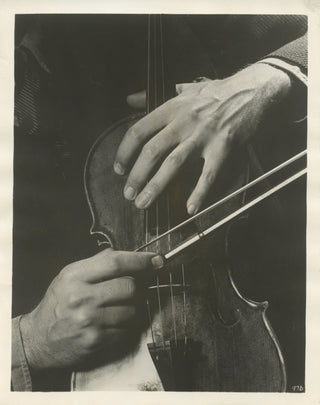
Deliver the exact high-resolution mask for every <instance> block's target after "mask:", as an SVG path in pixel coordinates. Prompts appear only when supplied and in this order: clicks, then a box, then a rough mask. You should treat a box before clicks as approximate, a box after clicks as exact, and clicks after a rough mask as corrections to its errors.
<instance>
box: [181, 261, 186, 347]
mask: <svg viewBox="0 0 320 405" xmlns="http://www.w3.org/2000/svg"><path fill="white" fill-rule="evenodd" d="M181 271H182V285H183V326H184V347H185V348H186V345H187V305H186V278H185V269H184V263H182V264H181Z"/></svg>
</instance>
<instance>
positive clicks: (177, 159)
mask: <svg viewBox="0 0 320 405" xmlns="http://www.w3.org/2000/svg"><path fill="white" fill-rule="evenodd" d="M166 163H167V164H168V165H169V166H173V167H180V166H181V165H182V164H183V163H184V156H183V155H182V154H181V153H178V152H173V153H171V154H170V155H169V156H168V157H167V159H166Z"/></svg>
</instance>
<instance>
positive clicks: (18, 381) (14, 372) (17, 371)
mask: <svg viewBox="0 0 320 405" xmlns="http://www.w3.org/2000/svg"><path fill="white" fill-rule="evenodd" d="M20 320H21V315H20V316H18V317H16V318H14V319H13V320H12V346H11V353H12V355H11V356H12V357H11V386H12V390H13V391H32V381H31V375H30V370H29V366H28V362H27V358H26V354H25V351H24V347H23V342H22V336H21V331H20Z"/></svg>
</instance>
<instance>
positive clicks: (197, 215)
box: [136, 150, 307, 251]
mask: <svg viewBox="0 0 320 405" xmlns="http://www.w3.org/2000/svg"><path fill="white" fill-rule="evenodd" d="M306 154H307V150H304V151H302V152H300V153H298V154H297V155H295V156H293V157H292V158H290V159H288V160H286V161H285V162H283V163H281V164H280V165H279V166H276V167H274V168H273V169H271V170H270V171H268V172H266V173H264V174H263V175H261V176H259V177H257V178H256V179H254V180H252V181H251V182H249V183H247V184H246V185H244V186H242V187H240V188H239V189H237V190H235V191H233V192H232V193H230V194H228V195H227V196H225V197H223V198H222V199H221V200H219V201H216V202H215V203H213V204H212V205H210V206H209V207H207V208H205V209H204V210H202V211H200V212H198V213H197V214H195V215H193V216H192V217H190V218H188V219H186V220H185V221H183V222H181V223H180V224H178V225H176V226H174V227H173V228H171V229H170V230H169V231H167V232H164V233H162V234H161V235H159V236H158V238H157V239H161V238H163V237H165V236H167V235H168V234H169V233H173V232H175V231H177V230H179V229H181V228H182V227H184V226H185V225H187V224H189V223H191V222H194V221H195V220H196V219H198V218H200V217H202V216H203V215H205V214H208V213H209V212H211V211H213V210H214V209H215V208H217V207H218V206H220V205H222V204H224V203H225V202H227V201H229V200H230V199H232V198H233V197H236V196H237V195H239V194H241V193H243V192H244V191H246V190H249V189H250V188H252V187H253V186H255V185H256V184H258V183H260V182H262V181H263V180H265V179H267V178H268V177H270V176H271V175H272V174H275V173H277V172H278V171H280V170H281V169H283V168H285V167H287V166H288V165H290V164H291V163H294V162H295V161H297V160H298V159H301V158H302V157H303V156H305V155H306ZM157 239H152V240H150V241H149V242H148V245H151V244H152V243H154V242H156V240H157ZM145 247H146V245H143V246H140V247H139V248H138V249H136V250H137V251H139V250H140V249H144V248H145Z"/></svg>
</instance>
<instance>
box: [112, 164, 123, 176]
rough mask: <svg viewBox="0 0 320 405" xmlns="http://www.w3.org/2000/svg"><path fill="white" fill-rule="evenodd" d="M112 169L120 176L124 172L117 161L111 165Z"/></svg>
mask: <svg viewBox="0 0 320 405" xmlns="http://www.w3.org/2000/svg"><path fill="white" fill-rule="evenodd" d="M113 170H114V171H115V172H116V173H117V174H119V175H120V176H122V175H123V174H124V168H123V167H122V166H121V164H120V163H118V162H117V163H115V164H114V165H113Z"/></svg>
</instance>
